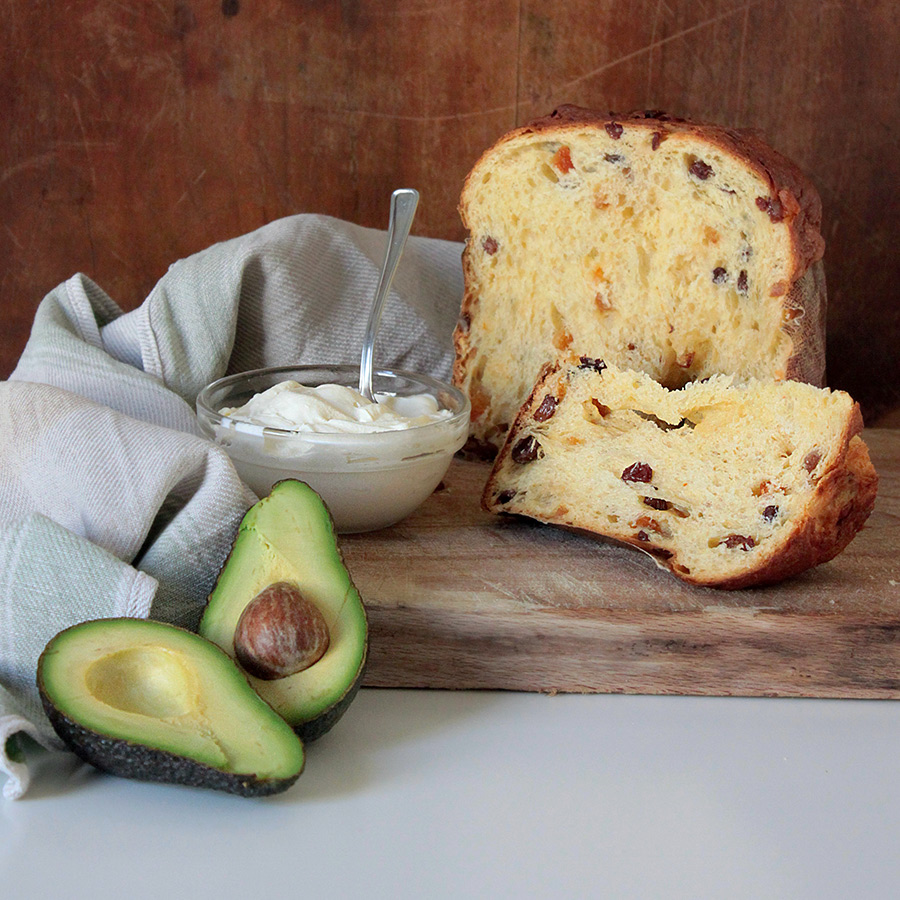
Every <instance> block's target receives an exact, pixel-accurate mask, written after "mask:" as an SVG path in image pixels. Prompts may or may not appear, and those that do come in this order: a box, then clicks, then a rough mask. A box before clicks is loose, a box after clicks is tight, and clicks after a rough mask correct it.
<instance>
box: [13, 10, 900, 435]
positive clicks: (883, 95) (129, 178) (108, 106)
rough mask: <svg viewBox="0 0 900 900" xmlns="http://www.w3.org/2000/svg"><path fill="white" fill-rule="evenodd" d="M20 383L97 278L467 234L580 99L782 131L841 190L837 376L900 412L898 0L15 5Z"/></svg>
mask: <svg viewBox="0 0 900 900" xmlns="http://www.w3.org/2000/svg"><path fill="white" fill-rule="evenodd" d="M0 26H2V34H3V43H4V52H3V54H2V57H0V103H2V107H0V108H2V113H3V116H2V119H3V128H2V135H0V219H2V225H3V227H2V228H0V258H2V259H3V261H4V262H3V267H2V272H0V304H2V311H3V321H4V327H3V329H2V333H0V376H2V377H6V376H7V375H8V374H9V372H10V371H11V369H12V367H13V365H14V363H15V360H16V358H17V356H18V354H19V353H20V352H21V349H22V347H23V346H24V343H25V340H26V337H27V333H28V329H29V327H30V323H31V319H32V317H33V313H34V309H35V307H36V305H37V303H38V302H39V301H40V299H41V297H42V296H43V295H44V293H45V292H46V291H48V290H49V289H50V288H52V287H53V286H54V285H55V284H57V283H58V282H60V281H61V280H63V279H64V278H66V277H68V276H69V275H71V274H72V273H73V272H75V271H84V272H86V273H88V274H89V275H90V276H91V277H93V278H94V279H95V280H96V281H98V282H99V283H100V284H101V285H102V286H103V287H104V288H106V290H107V291H108V292H109V293H110V294H111V295H112V296H113V297H114V298H115V299H116V300H117V301H118V302H119V303H120V304H121V305H122V306H123V307H125V308H132V307H134V306H136V305H137V304H138V303H139V302H140V301H141V300H142V298H143V297H144V295H145V294H146V293H147V291H148V290H149V289H150V287H151V286H152V285H153V283H154V282H155V281H156V280H157V279H158V278H159V277H160V276H161V275H162V274H163V273H164V272H165V270H166V268H167V266H168V265H169V263H171V262H172V261H174V260H176V259H178V258H180V257H183V256H185V255H187V254H190V253H192V252H195V251H197V250H200V249H202V248H203V247H205V246H207V245H209V244H210V243H213V242H214V241H217V240H220V239H223V238H228V237H232V236H235V235H238V234H241V233H243V232H245V231H249V230H251V229H253V228H255V227H257V226H259V225H261V224H263V223H265V222H267V221H270V220H272V219H275V218H278V217H280V216H284V215H287V214H290V213H294V212H302V211H312V212H324V213H329V214H332V215H335V216H340V217H343V218H346V219H350V220H352V221H356V222H359V223H361V224H364V225H372V226H377V227H383V226H384V224H385V222H386V218H387V202H388V200H387V198H388V194H389V192H390V190H391V189H392V188H394V187H397V186H401V185H409V186H413V187H417V188H418V189H419V190H420V191H421V192H422V202H421V205H420V211H419V214H418V217H417V222H416V228H415V231H416V232H417V233H419V234H426V235H432V236H440V237H448V238H461V236H462V234H461V229H460V226H459V223H458V220H457V216H456V199H457V195H458V191H459V188H460V185H461V183H462V179H463V177H464V175H465V173H466V172H467V171H468V169H469V167H470V166H471V164H472V163H473V162H474V160H475V159H476V158H477V156H478V154H479V153H480V152H481V150H482V149H484V148H485V147H486V146H487V145H488V144H490V143H491V142H492V141H493V140H494V139H495V138H496V137H497V136H499V135H500V134H502V133H503V132H504V131H506V130H507V129H509V128H511V127H512V126H514V125H516V124H517V123H521V122H523V121H526V120H528V119H529V118H531V117H533V116H535V115H540V114H543V113H546V112H549V111H550V110H551V109H552V108H553V107H554V106H556V105H558V104H560V103H563V102H575V103H580V104H583V105H589V106H596V107H598V108H601V109H612V110H625V109H632V108H646V107H656V108H664V109H666V110H668V111H670V112H672V113H675V114H679V115H684V116H692V117H697V118H706V119H712V120H717V121H721V122H723V123H727V124H731V125H740V126H750V127H754V128H759V129H762V131H763V132H764V133H765V134H766V135H767V136H768V137H769V139H770V140H771V142H772V143H773V144H774V145H775V146H776V147H777V148H778V149H780V150H781V151H782V152H784V153H786V154H788V155H789V156H792V157H794V158H795V159H796V160H797V161H798V162H799V163H800V164H801V165H802V166H803V167H804V168H805V169H806V170H807V171H808V172H809V173H810V174H811V176H812V177H813V179H814V181H815V182H816V183H817V184H818V187H819V189H820V191H821V193H822V196H823V200H824V204H825V211H826V224H825V236H826V239H827V240H828V250H827V254H826V260H827V273H828V279H829V287H830V297H831V306H830V318H829V329H830V332H829V333H830V338H829V348H828V349H829V372H830V380H831V383H832V384H834V385H837V386H840V387H844V388H847V389H849V390H851V391H852V392H853V393H854V394H856V395H857V396H858V397H859V398H860V399H861V400H863V401H864V404H865V408H866V410H867V412H868V413H869V416H870V418H874V417H875V415H877V414H879V413H881V412H883V411H884V410H886V409H887V408H889V407H892V406H897V405H898V404H900V353H898V352H897V347H898V344H900V313H898V309H900V304H898V285H900V254H898V252H897V251H896V249H895V248H896V246H897V245H898V242H900V241H898V239H900V225H898V220H900V152H898V144H900V125H898V121H900V117H898V112H900V52H898V51H900V4H897V3H896V0H871V2H866V0H832V2H828V3H824V2H821V0H594V2H591V0H565V2H559V3H546V2H543V0H428V2H426V0H358V2H353V0H343V2H341V0H252V2H251V0H216V2H204V3H201V2H199V0H193V2H191V0H168V2H160V3H155V4H144V3H140V4H139V3H133V4H121V3H113V2H108V0H95V2H87V0H72V2H69V3H66V4H37V3H30V2H26V0H0Z"/></svg>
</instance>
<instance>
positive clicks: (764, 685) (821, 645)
mask: <svg viewBox="0 0 900 900" xmlns="http://www.w3.org/2000/svg"><path fill="white" fill-rule="evenodd" d="M369 617H370V643H371V646H370V654H369V665H368V671H367V676H366V679H365V681H364V684H365V685H367V686H372V687H407V688H413V687H415V688H438V689H497V690H514V691H531V692H543V693H626V694H679V695H696V696H703V695H706V696H745V697H822V698H826V697H827V698H859V699H897V698H900V620H898V619H894V618H891V619H883V620H877V621H871V620H861V619H860V620H853V619H849V618H847V617H842V616H840V615H835V616H815V617H810V616H803V615H795V614H782V613H777V612H774V613H769V612H764V611H758V610H753V611H743V610H734V609H731V608H729V609H725V608H722V609H709V608H707V609H706V610H704V611H703V612H702V613H698V612H693V611H690V612H684V613H665V614H659V615H650V616H648V615H647V614H646V613H644V614H641V615H640V616H639V617H638V616H635V615H634V614H633V613H629V612H627V611H621V610H601V611H597V610H592V611H591V612H590V613H589V614H585V613H581V612H578V611H571V610H567V611H560V610H546V611H543V610H537V611H535V610H531V611H529V612H528V614H527V615H507V616H504V617H502V618H498V617H497V616H496V614H495V613H490V614H489V613H485V614H483V615H482V614H479V613H473V612H472V611H468V612H466V613H464V614H462V613H454V612H448V611H435V610H427V611H425V610H413V609H409V608H406V609H402V610H398V609H388V608H383V609H379V608H374V609H370V610H369Z"/></svg>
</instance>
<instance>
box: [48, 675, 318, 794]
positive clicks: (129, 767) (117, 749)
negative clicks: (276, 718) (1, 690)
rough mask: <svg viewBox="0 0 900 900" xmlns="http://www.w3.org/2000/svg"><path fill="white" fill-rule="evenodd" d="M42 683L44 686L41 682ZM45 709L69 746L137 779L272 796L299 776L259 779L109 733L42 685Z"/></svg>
mask: <svg viewBox="0 0 900 900" xmlns="http://www.w3.org/2000/svg"><path fill="white" fill-rule="evenodd" d="M39 687H40V686H39ZM40 694H41V702H42V703H43V704H44V712H46V713H47V717H48V718H49V719H50V724H51V725H52V726H53V730H54V731H55V732H56V733H57V734H58V735H59V737H60V739H61V740H62V741H63V742H64V743H65V744H66V746H67V747H68V748H69V749H70V750H71V751H72V752H73V753H74V754H75V755H76V756H78V757H79V758H81V759H83V760H84V761H85V762H86V763H90V764H91V765H92V766H94V768H96V769H99V770H100V771H101V772H108V773H109V774H110V775H117V776H118V777H120V778H131V779H135V780H137V781H158V782H166V783H168V784H183V785H187V786H188V787H200V788H210V789H212V790H216V791H226V792H227V793H229V794H238V795H239V796H241V797H268V796H270V795H272V794H278V793H281V792H282V791H286V790H287V789H288V788H289V787H290V786H291V785H292V784H293V783H294V782H295V781H296V780H297V779H298V778H299V777H300V774H301V773H300V772H297V774H296V775H292V776H291V777H290V778H277V779H276V778H270V779H262V780H261V779H258V778H256V777H255V776H253V775H252V774H250V775H248V774H246V773H243V774H231V773H228V772H223V771H221V770H220V769H214V768H213V767H211V766H205V765H203V764H202V763H198V762H196V761H195V760H192V759H188V758H187V757H184V756H178V755H176V754H174V753H167V752H166V751H164V750H156V749H154V748H153V747H147V746H144V745H143V744H136V743H133V742H131V741H126V740H122V739H120V738H113V737H108V736H107V735H104V734H99V733H98V732H96V731H91V730H89V729H87V728H84V727H83V726H81V725H79V724H78V723H77V722H74V721H73V720H72V719H70V718H69V717H68V716H66V715H65V713H63V712H61V711H60V710H58V709H57V708H56V707H55V706H54V705H53V704H52V703H51V702H50V700H49V698H48V697H47V695H46V694H45V693H44V690H43V688H42V687H41V688H40Z"/></svg>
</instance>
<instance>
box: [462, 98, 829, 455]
mask: <svg viewBox="0 0 900 900" xmlns="http://www.w3.org/2000/svg"><path fill="white" fill-rule="evenodd" d="M646 115H651V116H657V117H656V118H646V117H644V116H643V115H642V116H639V117H627V116H626V117H620V118H618V119H616V118H613V117H603V116H599V114H596V113H591V112H590V111H587V110H581V109H578V108H573V107H568V108H564V109H563V110H561V111H558V112H557V113H554V115H553V116H550V117H547V118H545V119H541V120H538V121H537V122H535V123H532V124H531V125H529V126H526V127H524V128H520V129H517V130H516V131H514V132H511V133H510V134H508V135H506V136H505V137H503V138H502V139H501V140H500V141H498V142H497V143H496V144H495V145H494V146H493V147H492V148H490V149H489V150H488V151H487V152H486V153H485V154H484V155H483V156H482V157H481V159H480V160H479V161H478V162H477V164H476V165H475V167H474V168H473V169H472V171H471V173H470V174H469V176H468V178H467V180H466V183H465V186H464V189H463V193H462V197H461V202H460V212H461V215H462V219H463V222H464V224H465V226H466V228H467V229H468V231H469V238H468V241H467V244H466V248H465V251H464V256H463V268H464V274H465V285H466V289H465V298H464V301H463V305H462V311H461V316H460V320H459V324H458V326H457V329H456V332H455V336H454V337H455V345H456V365H455V369H454V380H455V381H456V382H457V384H458V385H460V386H462V387H463V388H464V389H465V390H466V391H467V392H468V394H469V396H470V399H471V401H472V407H473V413H472V426H473V427H472V435H473V437H474V438H475V442H473V443H476V444H477V443H481V444H483V445H484V447H485V449H486V451H487V453H488V454H490V453H491V452H493V451H495V450H496V448H497V447H499V445H500V444H501V443H502V440H503V434H504V431H505V429H506V428H507V427H508V426H509V423H510V422H511V421H512V419H513V417H514V415H515V413H516V411H517V410H518V408H519V406H520V405H521V404H522V402H523V401H524V400H525V398H526V397H527V396H528V393H529V391H530V390H531V388H532V386H533V385H534V382H535V379H536V378H537V376H538V374H539V372H540V370H541V367H542V366H543V365H544V364H546V363H548V362H551V361H552V360H554V359H555V358H556V356H557V355H558V354H559V353H560V352H563V351H572V352H574V353H577V354H582V355H586V356H590V357H593V358H602V359H605V360H606V361H607V362H609V363H611V364H614V365H618V366H621V367H627V368H631V369H636V370H639V371H643V372H646V373H648V374H649V375H651V376H652V377H653V378H654V379H656V380H657V381H659V382H660V383H662V384H664V385H666V386H667V387H670V388H677V387H680V386H682V385H684V384H686V383H687V382H689V381H695V380H698V379H701V378H705V377H707V376H709V375H713V374H720V373H725V374H738V375H742V376H749V377H755V378H772V379H785V378H792V379H798V380H803V381H808V382H811V383H815V384H822V383H824V312H825V284H824V277H823V275H822V268H821V264H820V263H819V262H818V261H819V260H820V258H821V256H822V252H823V242H822V239H821V236H820V234H819V230H818V229H819V224H820V219H821V204H820V201H819V198H818V196H817V194H816V191H815V189H814V188H813V186H812V185H811V184H810V183H809V182H808V181H807V179H806V178H805V177H804V176H803V174H802V173H801V172H800V171H799V170H798V169H797V168H796V167H795V166H794V165H793V164H792V163H790V162H789V161H788V160H786V159H785V158H784V157H782V156H780V155H779V154H777V153H776V152H775V151H774V150H772V149H771V148H769V147H768V146H766V145H765V144H764V143H763V142H762V141H760V140H759V139H758V138H756V137H753V136H752V135H748V134H744V133H740V132H735V131H730V130H727V129H724V128H719V127H717V126H707V125H697V124H691V123H687V122H682V121H673V120H670V119H668V118H666V117H665V116H661V115H660V114H655V113H649V114H646Z"/></svg>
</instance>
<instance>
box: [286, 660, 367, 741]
mask: <svg viewBox="0 0 900 900" xmlns="http://www.w3.org/2000/svg"><path fill="white" fill-rule="evenodd" d="M368 658H369V657H368V653H366V657H365V659H363V661H362V665H361V666H360V667H359V672H357V674H356V678H354V679H353V683H352V684H351V685H350V687H349V688H347V691H346V693H345V694H344V696H343V697H341V699H340V700H338V702H337V703H335V704H334V705H333V706H329V707H328V709H326V710H325V712H323V713H322V714H321V715H320V716H317V717H316V718H315V719H311V720H310V721H308V722H300V723H298V724H296V725H292V726H291V727H292V728H293V729H294V731H295V732H297V736H298V737H299V738H300V740H301V741H303V743H304V744H308V743H310V742H311V741H316V740H318V739H319V738H320V737H322V735H323V734H326V733H327V732H329V731H331V729H332V728H334V726H335V725H336V724H337V721H338V719H340V717H341V716H342V715H344V713H345V712H347V710H348V709H349V707H350V704H351V703H352V702H353V700H354V698H355V697H356V694H357V692H358V691H359V689H360V686H361V685H362V681H363V676H364V675H365V674H366V663H367V662H368Z"/></svg>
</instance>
